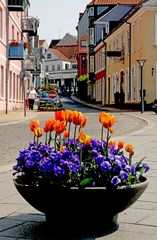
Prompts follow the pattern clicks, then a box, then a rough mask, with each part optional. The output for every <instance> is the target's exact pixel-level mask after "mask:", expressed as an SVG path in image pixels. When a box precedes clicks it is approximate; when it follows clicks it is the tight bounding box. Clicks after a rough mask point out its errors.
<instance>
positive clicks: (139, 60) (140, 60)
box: [136, 59, 147, 113]
mask: <svg viewBox="0 0 157 240" xmlns="http://www.w3.org/2000/svg"><path fill="white" fill-rule="evenodd" d="M136 61H137V62H138V64H139V66H140V69H141V113H143V112H144V95H143V66H144V64H145V62H146V61H147V59H138V60H136Z"/></svg>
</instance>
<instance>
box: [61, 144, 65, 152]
mask: <svg viewBox="0 0 157 240" xmlns="http://www.w3.org/2000/svg"><path fill="white" fill-rule="evenodd" d="M65 148H66V146H63V145H61V146H60V152H61V153H62V152H64V149H65Z"/></svg>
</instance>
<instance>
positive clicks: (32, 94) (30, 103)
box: [28, 86, 37, 110]
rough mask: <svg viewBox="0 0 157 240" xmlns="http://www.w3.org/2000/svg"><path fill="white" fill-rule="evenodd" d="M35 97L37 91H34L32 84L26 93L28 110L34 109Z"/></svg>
mask: <svg viewBox="0 0 157 240" xmlns="http://www.w3.org/2000/svg"><path fill="white" fill-rule="evenodd" d="M36 97H37V92H36V90H35V88H34V87H33V86H32V87H31V89H30V91H29V94H28V106H29V110H33V109H34V102H35V99H36Z"/></svg>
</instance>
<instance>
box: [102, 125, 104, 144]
mask: <svg viewBox="0 0 157 240" xmlns="http://www.w3.org/2000/svg"><path fill="white" fill-rule="evenodd" d="M103 128H104V127H103V125H102V128H101V142H102V141H103V130H104V129H103Z"/></svg>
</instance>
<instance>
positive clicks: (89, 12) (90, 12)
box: [88, 7, 94, 16]
mask: <svg viewBox="0 0 157 240" xmlns="http://www.w3.org/2000/svg"><path fill="white" fill-rule="evenodd" d="M88 16H94V7H90V8H89V10H88Z"/></svg>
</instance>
